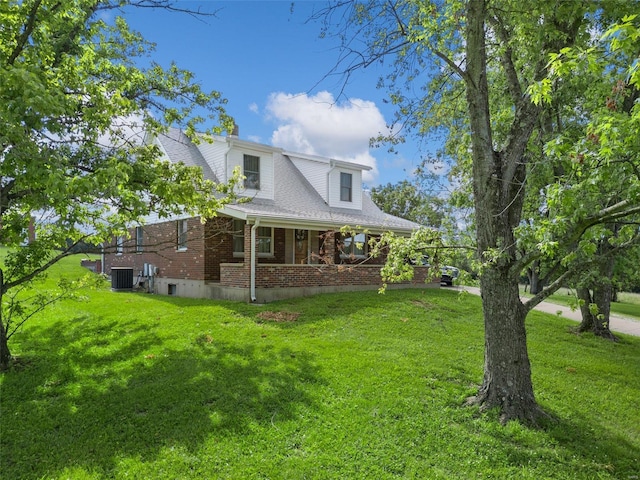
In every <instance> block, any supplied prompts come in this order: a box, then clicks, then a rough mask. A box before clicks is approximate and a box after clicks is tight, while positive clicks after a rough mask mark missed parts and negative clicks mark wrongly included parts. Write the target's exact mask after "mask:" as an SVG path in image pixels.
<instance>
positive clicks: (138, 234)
mask: <svg viewBox="0 0 640 480" xmlns="http://www.w3.org/2000/svg"><path fill="white" fill-rule="evenodd" d="M141 251H142V227H136V252H141Z"/></svg>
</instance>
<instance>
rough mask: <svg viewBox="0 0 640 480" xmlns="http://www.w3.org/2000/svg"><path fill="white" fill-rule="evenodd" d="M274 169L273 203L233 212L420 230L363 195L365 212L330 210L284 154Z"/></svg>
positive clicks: (308, 222) (335, 224) (261, 202)
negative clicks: (384, 210)
mask: <svg viewBox="0 0 640 480" xmlns="http://www.w3.org/2000/svg"><path fill="white" fill-rule="evenodd" d="M274 169H275V172H274V173H275V178H277V179H278V180H279V181H278V182H277V184H276V188H275V195H274V200H264V199H257V198H256V199H254V200H252V201H251V202H249V203H243V204H239V205H234V206H232V207H231V209H232V210H234V211H238V212H242V213H243V214H244V215H246V216H252V217H261V218H262V219H264V220H265V221H269V222H273V221H276V220H279V221H286V222H290V223H299V224H301V225H316V226H319V227H320V226H323V227H325V228H329V227H331V228H340V227H342V226H345V225H349V226H351V227H356V226H360V227H363V228H368V229H371V230H377V231H381V230H394V231H402V232H410V231H411V230H415V229H417V228H419V227H420V225H418V224H417V223H414V222H411V221H409V220H405V219H402V218H399V217H395V216H393V215H389V214H387V213H384V212H383V211H382V210H380V209H379V208H378V207H377V206H376V204H375V203H373V200H371V198H370V197H369V195H368V194H366V193H364V192H363V193H362V211H360V210H352V209H346V208H335V207H333V208H332V207H329V205H327V203H326V202H325V201H324V200H323V198H322V197H321V196H320V194H319V193H318V192H317V191H316V190H315V189H314V188H313V187H312V186H311V184H310V183H309V182H308V181H307V179H306V178H305V177H304V176H303V175H302V173H301V172H300V171H299V170H298V169H297V168H296V167H295V165H294V164H293V162H292V161H291V159H290V158H289V157H287V156H285V155H282V154H277V153H276V154H274Z"/></svg>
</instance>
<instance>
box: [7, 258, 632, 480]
mask: <svg viewBox="0 0 640 480" xmlns="http://www.w3.org/2000/svg"><path fill="white" fill-rule="evenodd" d="M71 262H72V261H71V260H70V262H68V263H66V264H65V265H63V266H62V268H63V270H64V271H71V272H72V273H73V272H77V271H78V270H79V268H78V267H75V266H74V265H73V263H71ZM87 296H88V297H90V300H89V301H87V302H82V303H80V302H76V301H65V302H62V303H59V304H57V305H55V306H54V307H52V308H50V309H49V310H47V311H46V312H44V313H43V314H42V315H40V316H39V317H37V318H35V319H33V321H31V322H30V324H28V325H27V326H25V328H24V329H23V330H22V331H21V332H20V334H19V335H18V336H16V337H15V338H14V342H13V345H12V346H13V353H14V354H16V355H17V356H18V358H19V362H18V363H17V365H16V366H15V367H14V368H13V369H12V370H10V371H8V372H6V373H4V374H3V375H1V376H0V388H1V390H0V395H1V396H0V401H1V404H0V407H1V419H2V420H1V422H0V433H1V444H0V445H1V451H0V468H1V470H0V471H1V472H2V474H1V475H2V478H7V479H63V478H64V479H107V478H118V479H119V478H134V479H148V478H171V479H177V478H180V479H189V478H193V479H200V478H215V479H227V478H228V479H267V478H269V479H307V478H308V479H343V478H344V479H359V478H362V479H365V478H366V479H369V478H375V479H388V478H420V479H424V478H427V479H458V478H460V479H471V478H473V479H475V478H493V479H509V478H513V479H564V478H567V479H569V478H571V479H595V478H598V479H633V478H638V475H640V467H638V465H640V413H639V411H638V407H637V405H638V398H640V377H639V376H638V372H639V371H640V338H634V337H630V336H625V335H621V338H622V340H621V342H619V343H617V344H613V343H610V342H606V341H603V340H600V339H597V338H595V337H592V336H589V335H584V336H576V335H574V334H572V333H569V327H570V326H571V325H572V324H571V322H569V321H566V320H563V319H561V318H557V317H555V316H553V315H545V314H542V313H539V312H533V313H532V314H531V315H530V316H529V318H528V332H529V336H528V338H529V348H530V356H531V361H532V368H533V380H534V385H535V388H536V393H537V398H538V401H539V402H540V404H541V405H542V406H543V407H544V408H545V409H546V411H547V412H549V413H550V414H552V415H553V416H554V417H555V418H556V419H557V420H556V421H555V422H553V423H549V424H548V425H547V426H546V428H544V429H538V430H534V429H528V428H525V427H523V426H521V425H519V424H517V423H510V424H508V425H506V426H500V425H499V423H498V421H497V414H496V412H488V413H484V414H480V413H479V412H478V410H477V409H474V408H468V407H464V406H463V402H464V399H465V398H466V397H467V396H469V395H471V394H473V393H474V391H475V389H476V388H477V384H478V383H479V381H480V380H481V378H482V362H483V333H482V318H481V312H480V299H479V298H477V297H475V296H473V295H467V296H463V297H459V296H458V295H457V294H456V293H455V292H452V291H448V290H445V289H442V290H435V289H433V290H427V291H419V290H404V291H389V292H388V293H387V294H386V295H384V296H380V295H378V294H376V293H375V292H371V293H350V294H347V293H345V294H335V295H324V296H318V297H314V298H306V299H296V300H289V301H282V302H274V303H272V304H269V305H265V306H252V305H247V304H243V303H234V302H213V301H206V300H189V299H181V298H175V297H164V296H151V295H146V294H136V293H122V292H119V293H113V292H110V291H109V290H108V289H104V290H97V291H90V292H87Z"/></svg>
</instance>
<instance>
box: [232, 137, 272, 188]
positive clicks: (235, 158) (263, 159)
mask: <svg viewBox="0 0 640 480" xmlns="http://www.w3.org/2000/svg"><path fill="white" fill-rule="evenodd" d="M245 154H246V155H255V156H256V157H260V190H252V189H246V190H245V189H244V187H243V186H242V187H241V189H240V190H239V192H238V193H239V194H240V195H243V196H247V197H255V198H265V199H269V200H273V197H274V173H273V170H274V167H273V153H272V152H264V151H259V150H253V149H249V148H242V149H240V148H238V147H233V148H232V149H231V150H230V151H229V154H228V155H227V159H228V163H227V178H229V177H230V176H231V175H232V173H233V169H234V168H235V167H240V171H242V168H243V166H244V155H245Z"/></svg>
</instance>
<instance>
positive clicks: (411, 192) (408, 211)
mask: <svg viewBox="0 0 640 480" xmlns="http://www.w3.org/2000/svg"><path fill="white" fill-rule="evenodd" d="M371 198H372V199H373V201H374V202H375V204H376V205H377V206H378V207H380V209H381V210H382V211H384V212H386V213H389V214H391V215H395V216H397V217H401V218H406V219H407V220H411V221H413V222H416V223H419V224H421V225H428V226H431V227H436V228H437V227H440V225H441V224H442V219H443V217H444V215H445V211H444V208H445V201H444V200H443V199H442V198H438V197H436V196H433V195H427V194H425V193H423V192H421V191H420V189H419V188H418V187H417V186H416V185H415V184H413V183H411V182H409V181H408V180H402V181H401V182H398V183H395V184H392V183H387V184H386V185H383V186H380V187H373V188H372V189H371Z"/></svg>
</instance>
